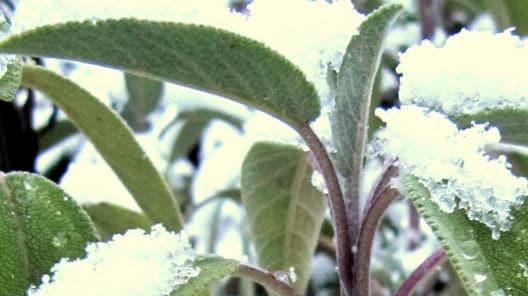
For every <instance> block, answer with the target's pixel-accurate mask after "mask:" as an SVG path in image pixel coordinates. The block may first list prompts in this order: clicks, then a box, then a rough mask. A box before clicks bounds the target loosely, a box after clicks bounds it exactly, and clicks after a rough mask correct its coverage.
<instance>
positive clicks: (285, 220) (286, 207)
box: [241, 142, 325, 293]
mask: <svg viewBox="0 0 528 296" xmlns="http://www.w3.org/2000/svg"><path fill="white" fill-rule="evenodd" d="M311 178H312V168H311V166H310V163H309V161H308V160H307V159H306V156H305V153H304V151H302V150H301V149H299V148H298V147H296V146H288V145H280V144H274V143H266V142H260V143H257V144H255V145H254V146H253V147H252V148H251V150H250V151H249V153H248V154H247V156H246V158H245V160H244V162H243V165H242V176H241V186H242V187H241V192H242V202H243V203H244V207H245V209H246V215H247V221H248V225H249V230H250V237H251V239H252V241H253V243H254V244H255V248H256V251H257V257H258V261H259V264H260V266H262V267H264V268H266V269H268V270H272V271H280V270H281V271H287V270H288V269H289V268H290V267H294V268H295V271H296V273H297V275H298V279H297V281H296V282H295V283H293V286H294V287H295V288H296V289H297V290H298V291H299V292H301V293H302V292H303V291H304V290H305V289H306V284H307V283H308V279H309V266H310V260H311V258H312V256H313V253H314V251H315V247H316V243H317V239H318V238H319V233H320V229H321V224H322V222H323V218H324V212H325V199H324V197H323V194H322V193H321V192H320V191H319V190H317V189H316V188H315V187H314V186H313V185H312V183H311Z"/></svg>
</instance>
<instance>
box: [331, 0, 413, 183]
mask: <svg viewBox="0 0 528 296" xmlns="http://www.w3.org/2000/svg"><path fill="white" fill-rule="evenodd" d="M402 11H403V7H402V6H401V5H397V4H394V5H386V6H383V7H381V8H379V9H378V10H376V11H374V12H373V13H371V14H370V15H369V16H368V17H367V19H366V20H365V21H363V23H362V24H361V26H360V27H359V34H358V35H355V36H353V37H352V39H351V40H350V43H349V44H348V47H347V50H346V52H345V55H344V57H343V61H342V63H341V67H340V69H339V73H338V74H337V93H336V103H335V111H334V112H333V114H331V123H332V134H333V141H334V144H335V146H336V149H337V154H338V155H337V156H338V168H339V170H340V171H341V172H342V173H343V174H344V175H345V176H347V177H348V176H352V178H353V179H357V180H359V172H360V170H361V167H362V163H363V150H364V147H365V141H366V137H367V122H368V116H369V108H370V100H371V96H372V87H373V85H374V80H375V78H376V73H377V71H378V67H379V64H380V59H381V54H382V51H383V41H384V39H385V36H386V35H387V33H388V32H389V29H390V28H391V26H392V24H393V23H394V21H395V20H396V18H397V17H398V16H399V15H400V13H401V12H402ZM356 177H357V178H356Z"/></svg>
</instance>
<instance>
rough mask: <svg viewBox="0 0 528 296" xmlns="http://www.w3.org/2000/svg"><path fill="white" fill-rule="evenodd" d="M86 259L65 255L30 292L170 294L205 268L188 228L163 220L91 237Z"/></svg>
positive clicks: (112, 295)
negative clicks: (101, 238)
mask: <svg viewBox="0 0 528 296" xmlns="http://www.w3.org/2000/svg"><path fill="white" fill-rule="evenodd" d="M86 252H87V256H86V258H84V259H77V260H70V259H62V260H61V261H60V262H59V263H57V264H55V265H54V266H53V267H52V269H51V272H52V276H51V277H50V276H49V275H44V276H43V277H42V284H41V285H40V287H35V286H32V287H31V288H30V289H29V290H28V296H33V295H35V296H44V295H49V296H65V295H99V296H105V295H108V296H119V295H123V296H124V295H127V296H133V295H138V296H149V295H152V296H165V295H169V293H170V292H172V290H173V289H174V287H175V286H177V285H181V284H183V283H186V282H187V281H188V280H189V279H190V278H192V277H195V276H197V275H198V274H199V273H200V268H198V267H196V266H193V264H192V263H193V260H194V258H195V254H194V251H193V250H192V249H191V247H190V245H189V242H188V239H187V237H186V235H185V234H182V233H180V234H175V233H171V232H168V231H167V230H165V228H164V227H163V226H162V225H161V224H158V225H155V226H153V227H152V229H151V232H150V233H149V234H145V232H144V231H143V230H140V229H134V230H129V231H127V232H126V234H124V235H114V237H113V238H112V240H111V241H109V242H106V243H102V242H98V243H89V244H88V245H87V247H86Z"/></svg>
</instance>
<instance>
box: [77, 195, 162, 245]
mask: <svg viewBox="0 0 528 296" xmlns="http://www.w3.org/2000/svg"><path fill="white" fill-rule="evenodd" d="M83 209H84V210H85V211H86V212H87V213H88V215H89V216H90V218H91V220H92V222H93V224H94V225H95V227H96V228H97V232H98V233H99V236H100V237H101V240H103V241H107V240H109V239H111V238H112V236H113V235H114V234H118V233H121V234H123V233H125V232H126V231H127V230H128V229H132V228H142V229H144V230H146V231H148V230H149V229H150V227H151V225H152V223H151V222H150V220H149V219H148V218H147V217H146V216H145V215H143V214H141V213H137V212H134V211H131V210H129V209H126V208H123V207H120V206H117V205H113V204H109V203H106V202H102V203H98V204H89V205H83Z"/></svg>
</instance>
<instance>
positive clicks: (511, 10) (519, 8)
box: [499, 0, 528, 35]
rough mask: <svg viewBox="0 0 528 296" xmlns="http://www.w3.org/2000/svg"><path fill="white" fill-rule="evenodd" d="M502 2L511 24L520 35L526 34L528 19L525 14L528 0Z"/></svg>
mask: <svg viewBox="0 0 528 296" xmlns="http://www.w3.org/2000/svg"><path fill="white" fill-rule="evenodd" d="M499 2H502V3H503V5H504V6H505V7H506V11H507V12H508V15H509V17H510V20H511V24H510V25H511V26H514V27H515V31H517V32H518V33H519V34H521V35H526V34H528V20H527V19H526V15H527V14H528V2H527V1H526V0H503V1H499Z"/></svg>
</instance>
